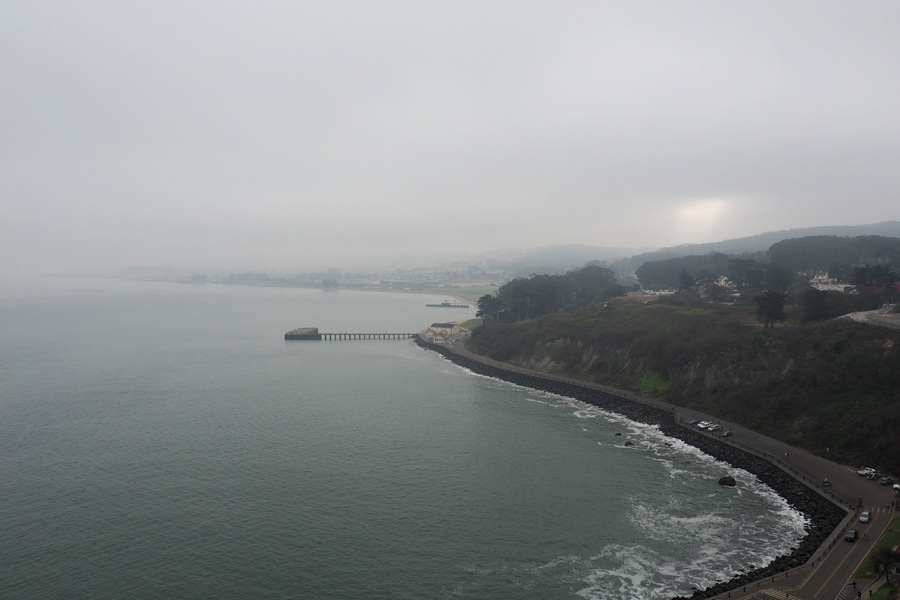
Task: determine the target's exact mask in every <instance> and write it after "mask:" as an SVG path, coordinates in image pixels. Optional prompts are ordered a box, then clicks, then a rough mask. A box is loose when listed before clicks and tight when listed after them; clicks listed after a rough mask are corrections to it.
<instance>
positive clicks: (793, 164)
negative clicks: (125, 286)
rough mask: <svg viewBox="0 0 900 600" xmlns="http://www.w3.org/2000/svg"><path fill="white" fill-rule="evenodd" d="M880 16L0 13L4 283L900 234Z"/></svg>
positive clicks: (577, 6)
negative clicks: (77, 273)
mask: <svg viewBox="0 0 900 600" xmlns="http://www.w3.org/2000/svg"><path fill="white" fill-rule="evenodd" d="M897 31H900V5H897V4H896V3H895V2H892V1H887V0H885V1H873V2H868V3H865V4H847V3H842V2H827V1H824V2H823V1H816V2H792V3H783V2H754V3H732V2H694V3H677V4H675V3H668V2H628V3H621V2H587V1H585V2H581V1H570V2H553V3H550V2H532V3H514V2H491V3H475V2H454V3H443V4H439V3H425V2H410V1H385V2H363V1H345V2H329V3H321V2H269V3H264V4H259V3H251V2H238V1H231V2H221V1H217V2H191V3H181V2H156V1H155V2H135V3H104V2H82V3H76V4H72V3H65V2H58V1H45V2H25V1H21V2H20V1H15V0H14V1H11V2H5V3H4V4H3V5H2V7H0V40H3V41H2V42H0V77H2V80H3V81H4V85H3V86H2V89H0V125H2V131H3V135H2V136H0V158H2V164H0V197H2V216H3V219H2V225H0V235H2V240H3V241H2V242H0V250H2V255H3V259H2V263H0V270H2V271H3V272H8V271H15V270H23V269H31V270H41V271H47V270H72V269H76V268H119V267H124V266H128V265H131V264H136V263H137V264H144V263H161V262H173V263H181V264H196V265H201V264H207V265H212V264H217V265H226V264H241V265H248V264H256V265H259V266H265V265H271V266H278V267H286V268H291V267H293V268H297V269H302V268H317V267H321V266H328V265H340V264H342V263H343V264H349V263H351V262H354V261H356V262H363V260H364V259H372V258H374V257H377V256H385V255H391V254H395V253H398V252H401V251H402V252H407V253H412V254H413V255H416V256H423V255H426V254H428V253H431V252H435V251H437V250H442V251H444V250H446V251H459V252H462V251H470V250H473V251H474V250H488V249H498V248H506V247H532V246H540V245H549V244H562V243H583V244H593V245H610V246H646V245H667V244H673V243H681V242H704V241H712V240H717V239H723V238H727V237H736V236H740V235H749V234H754V233H759V232H761V231H765V230H772V229H782V228H788V227H802V226H810V225H825V224H855V223H866V222H875V221H882V220H888V219H897V218H900V212H898V209H897V208H896V206H897V205H898V198H897V195H898V194H897V190H898V183H900V174H898V169H896V165H897V164H900V161H898V159H900V142H898V140H900V135H898V134H900V116H898V111H897V108H896V103H897V98H898V97H900V37H898V36H897V35H896V32H897Z"/></svg>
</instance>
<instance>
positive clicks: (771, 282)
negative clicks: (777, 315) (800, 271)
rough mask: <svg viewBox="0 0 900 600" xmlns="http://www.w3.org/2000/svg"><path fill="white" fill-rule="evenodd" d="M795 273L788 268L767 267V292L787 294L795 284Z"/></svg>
mask: <svg viewBox="0 0 900 600" xmlns="http://www.w3.org/2000/svg"><path fill="white" fill-rule="evenodd" d="M794 277H795V275H794V272H793V271H791V270H790V269H788V268H787V267H782V266H781V265H776V264H771V265H768V266H767V267H766V276H765V278H764V280H763V283H764V284H765V286H766V289H767V290H772V291H775V292H786V291H788V288H790V287H791V283H793V282H794Z"/></svg>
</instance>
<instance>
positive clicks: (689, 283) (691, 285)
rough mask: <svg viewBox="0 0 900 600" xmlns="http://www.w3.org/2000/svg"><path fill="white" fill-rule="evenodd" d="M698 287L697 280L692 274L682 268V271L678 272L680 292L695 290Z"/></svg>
mask: <svg viewBox="0 0 900 600" xmlns="http://www.w3.org/2000/svg"><path fill="white" fill-rule="evenodd" d="M696 287H697V280H696V279H694V278H693V277H691V274H690V273H688V272H687V271H685V270H684V269H682V270H681V273H679V274H678V291H679V292H688V293H690V292H693V291H694V289H695V288H696Z"/></svg>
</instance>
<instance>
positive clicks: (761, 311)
mask: <svg viewBox="0 0 900 600" xmlns="http://www.w3.org/2000/svg"><path fill="white" fill-rule="evenodd" d="M786 297H787V296H786V295H785V294H784V292H773V291H771V290H768V291H766V292H763V293H762V294H761V295H759V296H757V297H756V298H754V300H755V301H756V316H757V317H759V318H760V319H761V320H762V322H763V327H764V328H765V327H774V326H775V323H776V322H779V321H784V318H785V314H784V301H785V299H786Z"/></svg>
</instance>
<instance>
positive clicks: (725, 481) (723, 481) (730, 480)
mask: <svg viewBox="0 0 900 600" xmlns="http://www.w3.org/2000/svg"><path fill="white" fill-rule="evenodd" d="M719 485H727V486H728V487H734V486H736V485H737V481H735V480H734V477H732V476H731V475H726V476H725V477H719Z"/></svg>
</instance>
